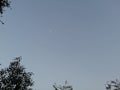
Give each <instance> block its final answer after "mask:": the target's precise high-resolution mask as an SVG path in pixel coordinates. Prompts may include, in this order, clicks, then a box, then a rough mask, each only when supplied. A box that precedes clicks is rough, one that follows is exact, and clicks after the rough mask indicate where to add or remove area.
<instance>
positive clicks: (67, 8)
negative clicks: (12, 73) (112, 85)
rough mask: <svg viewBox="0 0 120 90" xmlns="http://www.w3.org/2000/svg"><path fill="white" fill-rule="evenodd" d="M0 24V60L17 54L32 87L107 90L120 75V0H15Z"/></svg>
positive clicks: (6, 60) (4, 64) (5, 62)
mask: <svg viewBox="0 0 120 90" xmlns="http://www.w3.org/2000/svg"><path fill="white" fill-rule="evenodd" d="M1 20H3V21H4V22H5V25H2V24H0V63H1V64H2V66H1V68H2V67H7V66H8V65H9V63H10V62H11V61H12V60H13V59H14V58H15V57H17V56H22V61H21V63H22V64H23V65H24V66H25V67H26V70H27V71H31V72H33V73H34V75H33V80H34V81H35V83H34V89H36V90H54V88H53V87H52V85H53V84H54V83H57V85H59V84H61V85H63V84H64V81H65V80H68V82H69V84H70V85H72V86H73V88H74V90H105V83H106V81H109V80H115V79H116V78H118V79H120V25H119V24H120V0H14V1H12V2H11V9H6V10H5V12H4V15H3V17H1Z"/></svg>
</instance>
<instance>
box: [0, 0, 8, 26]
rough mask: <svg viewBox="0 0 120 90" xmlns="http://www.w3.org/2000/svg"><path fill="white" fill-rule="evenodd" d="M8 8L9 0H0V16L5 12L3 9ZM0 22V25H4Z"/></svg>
mask: <svg viewBox="0 0 120 90" xmlns="http://www.w3.org/2000/svg"><path fill="white" fill-rule="evenodd" d="M9 7H10V1H9V0H0V14H1V15H2V14H3V11H4V10H5V8H9ZM0 22H1V23H2V24H4V23H3V22H2V21H1V20H0Z"/></svg>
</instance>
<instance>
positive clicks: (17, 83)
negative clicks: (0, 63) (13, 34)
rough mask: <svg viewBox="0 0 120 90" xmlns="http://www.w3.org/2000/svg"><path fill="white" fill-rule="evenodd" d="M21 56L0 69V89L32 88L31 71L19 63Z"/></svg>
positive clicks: (17, 89)
mask: <svg viewBox="0 0 120 90" xmlns="http://www.w3.org/2000/svg"><path fill="white" fill-rule="evenodd" d="M20 61H21V57H17V58H15V59H14V61H13V62H11V63H10V65H9V66H8V67H7V68H4V69H1V70H0V90H32V88H31V87H32V86H33V80H32V79H31V76H32V75H33V73H32V72H26V69H25V68H24V66H23V65H21V63H20Z"/></svg>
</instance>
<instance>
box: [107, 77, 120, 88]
mask: <svg viewBox="0 0 120 90" xmlns="http://www.w3.org/2000/svg"><path fill="white" fill-rule="evenodd" d="M106 90H120V81H119V80H118V79H116V80H114V81H109V82H107V83H106Z"/></svg>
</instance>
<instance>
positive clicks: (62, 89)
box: [53, 81, 73, 90]
mask: <svg viewBox="0 0 120 90" xmlns="http://www.w3.org/2000/svg"><path fill="white" fill-rule="evenodd" d="M53 88H54V89H55V90H73V87H72V86H71V85H68V82H67V81H65V85H59V86H57V85H56V83H55V84H54V85H53Z"/></svg>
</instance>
